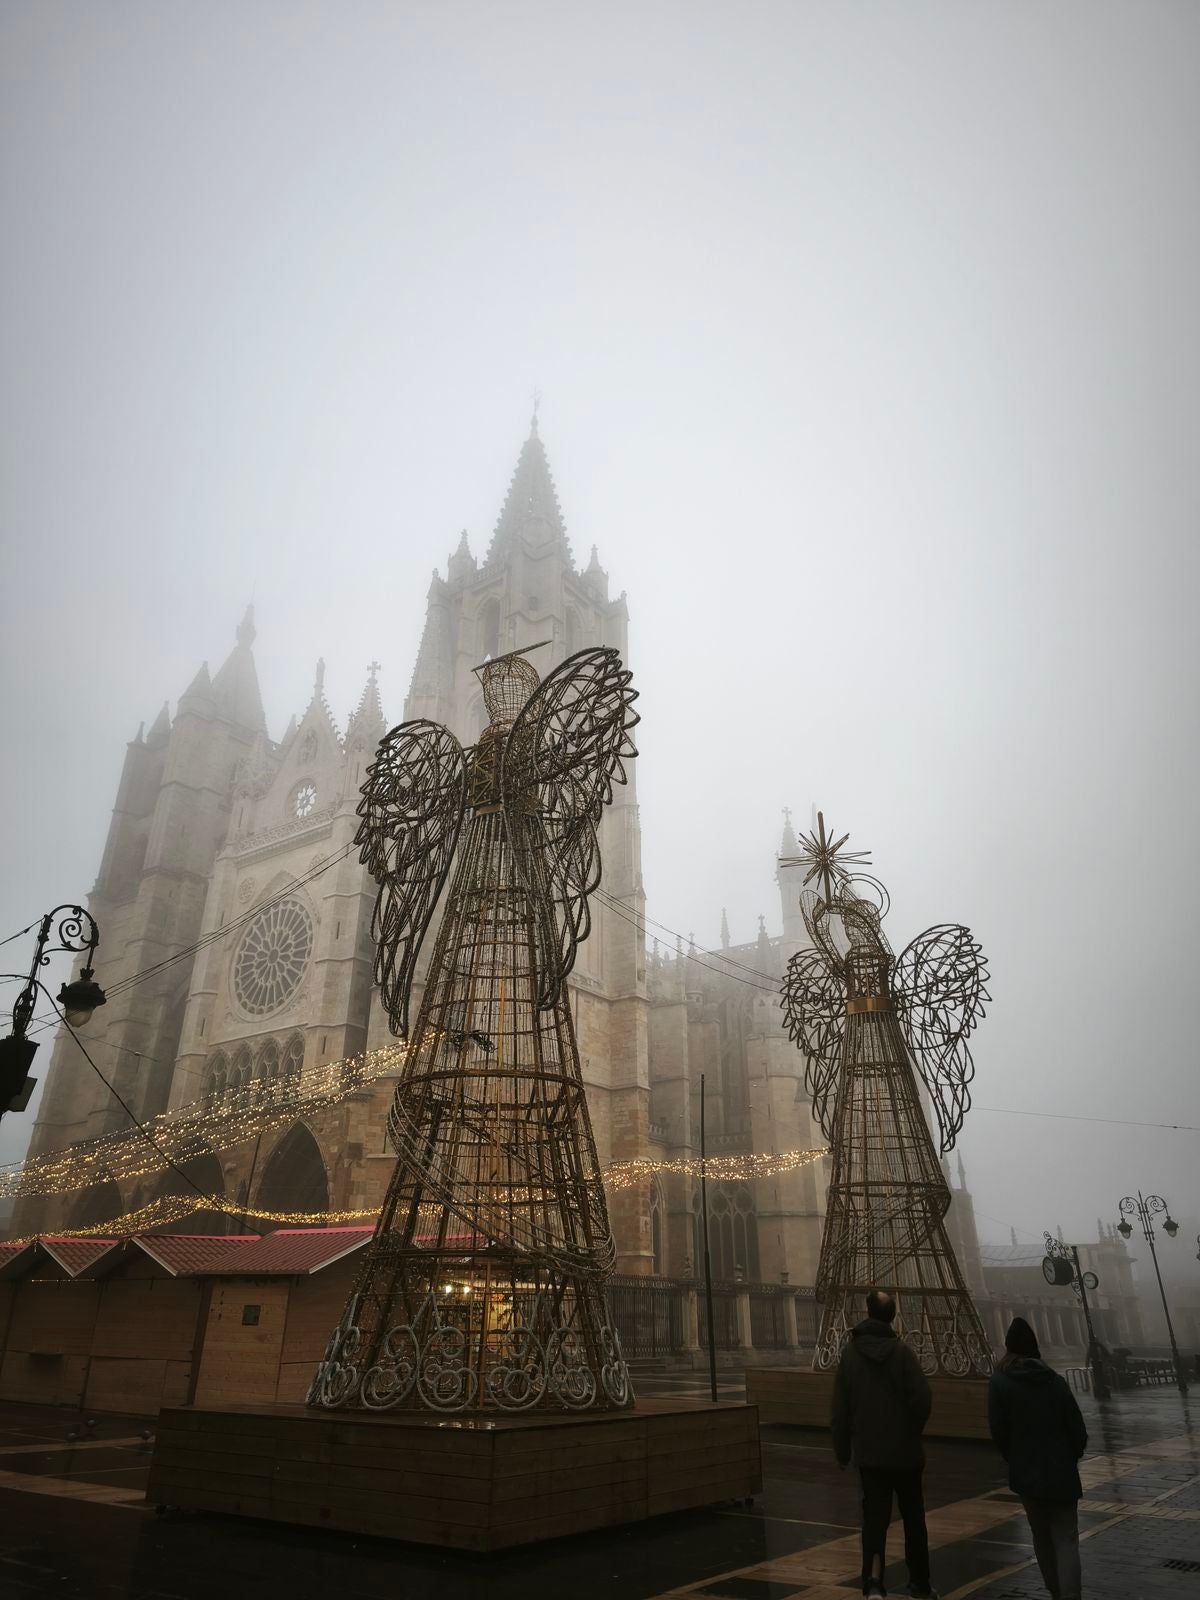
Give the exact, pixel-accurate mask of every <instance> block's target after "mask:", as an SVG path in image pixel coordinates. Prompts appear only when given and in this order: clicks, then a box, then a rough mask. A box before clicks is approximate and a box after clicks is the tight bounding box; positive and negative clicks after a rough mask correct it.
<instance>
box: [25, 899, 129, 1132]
mask: <svg viewBox="0 0 1200 1600" xmlns="http://www.w3.org/2000/svg"><path fill="white" fill-rule="evenodd" d="M55 918H58V927H57V929H56V928H55V925H54V923H55ZM52 937H57V939H58V943H57V944H55V945H50V940H51V938H52ZM99 943H100V930H99V928H98V927H97V926H96V919H95V918H94V917H93V916H92V915H91V913H90V912H88V911H85V910H84V909H83V907H82V906H55V908H54V910H53V911H47V913H46V915H45V916H44V917H43V918H42V920H41V924H40V926H39V928H38V936H37V944H36V946H35V948H34V952H33V962H32V964H31V965H30V968H29V976H28V977H27V978H26V980H25V986H24V988H23V989H22V990H21V992H20V994H19V995H18V996H17V999H16V1004H15V1005H14V1006H13V1013H12V1032H11V1033H10V1034H9V1036H8V1038H7V1039H0V1117H2V1116H3V1115H4V1113H5V1112H6V1111H13V1110H16V1111H23V1110H24V1109H25V1107H26V1105H27V1104H28V1103H29V1096H30V1094H31V1092H32V1090H33V1086H34V1083H35V1082H36V1080H35V1079H33V1078H31V1077H30V1076H29V1069H30V1067H31V1066H32V1065H33V1058H34V1056H35V1055H36V1054H37V1044H36V1043H35V1041H34V1040H32V1039H30V1038H27V1037H26V1034H27V1032H28V1029H29V1023H30V1020H31V1019H32V1017H33V1008H34V1004H35V1002H36V1001H37V996H38V990H39V989H43V988H44V985H43V984H42V982H41V980H40V979H39V978H38V972H39V970H40V969H41V968H42V967H44V966H46V965H47V964H48V963H49V960H50V957H51V956H52V955H54V954H56V953H57V952H58V951H60V950H65V951H66V952H67V953H68V954H70V955H82V954H83V952H84V951H86V952H87V955H86V965H85V966H84V968H83V970H82V972H81V973H80V974H79V976H78V977H77V978H76V979H75V980H74V981H73V982H72V983H64V984H63V986H62V988H61V989H60V990H59V991H58V1003H59V1005H60V1006H61V1007H62V1010H63V1015H64V1016H65V1017H66V1019H67V1021H68V1023H70V1025H71V1027H73V1028H80V1027H82V1026H83V1024H84V1023H85V1022H88V1021H89V1020H90V1019H91V1015H92V1012H93V1011H95V1010H96V1009H97V1007H99V1006H102V1005H103V1004H104V1002H105V998H106V996H105V993H104V990H103V989H102V988H101V987H100V985H99V984H98V983H97V982H96V981H95V978H94V977H93V975H92V960H93V957H94V956H95V954H96V946H97V945H98V944H99ZM48 945H49V946H50V948H49V949H47V946H48Z"/></svg>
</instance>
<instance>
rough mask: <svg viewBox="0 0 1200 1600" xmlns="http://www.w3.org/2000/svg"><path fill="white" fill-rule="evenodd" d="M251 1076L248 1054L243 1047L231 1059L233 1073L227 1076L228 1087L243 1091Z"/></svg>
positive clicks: (251, 1070) (251, 1069)
mask: <svg viewBox="0 0 1200 1600" xmlns="http://www.w3.org/2000/svg"><path fill="white" fill-rule="evenodd" d="M252 1076H253V1068H252V1066H251V1062H250V1052H249V1050H248V1049H247V1048H246V1047H245V1045H243V1046H242V1048H241V1049H240V1050H239V1051H238V1053H237V1055H236V1056H235V1057H234V1058H233V1071H232V1072H231V1073H230V1075H229V1087H230V1088H231V1089H244V1088H245V1087H246V1085H247V1084H248V1083H249V1082H250V1079H251V1078H252Z"/></svg>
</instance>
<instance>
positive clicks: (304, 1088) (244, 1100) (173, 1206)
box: [0, 1045, 826, 1239]
mask: <svg viewBox="0 0 1200 1600" xmlns="http://www.w3.org/2000/svg"><path fill="white" fill-rule="evenodd" d="M409 1048H410V1046H408V1045H386V1046H384V1047H383V1048H382V1049H378V1050H368V1051H364V1052H363V1053H362V1054H361V1055H357V1056H348V1057H345V1058H344V1059H342V1060H339V1061H331V1062H326V1063H323V1064H321V1065H319V1066H315V1067H309V1068H306V1069H305V1070H303V1071H302V1072H299V1073H296V1074H294V1075H293V1076H291V1077H285V1078H271V1079H266V1080H262V1079H260V1080H258V1081H256V1082H253V1083H247V1084H242V1085H239V1086H238V1087H236V1088H231V1089H227V1090H225V1092H224V1093H223V1094H221V1095H220V1096H216V1095H213V1096H207V1097H205V1098H204V1099H201V1100H196V1101H192V1102H190V1103H189V1104H186V1105H182V1106H178V1107H176V1108H175V1109H174V1110H171V1111H163V1112H160V1113H159V1114H158V1116H156V1117H153V1118H151V1119H150V1120H149V1121H148V1122H146V1123H138V1124H136V1125H135V1126H134V1127H132V1128H129V1129H125V1130H123V1131H121V1132H118V1133H110V1134H105V1135H102V1136H100V1137H98V1138H95V1139H92V1140H89V1141H87V1142H86V1143H83V1144H79V1145H73V1146H71V1147H70V1148H69V1149H66V1150H55V1151H48V1152H46V1153H45V1154H43V1155H37V1156H31V1157H30V1158H29V1159H28V1160H27V1161H25V1162H23V1163H18V1164H15V1165H12V1166H10V1167H8V1168H5V1169H0V1198H9V1199H14V1200H15V1199H21V1198H33V1197H53V1196H62V1195H68V1194H79V1193H81V1192H82V1191H84V1190H87V1189H94V1188H95V1187H96V1186H98V1185H100V1184H103V1183H107V1182H121V1181H122V1180H125V1181H134V1180H137V1179H141V1178H147V1177H153V1176H155V1175H157V1174H160V1173H162V1172H164V1171H166V1170H167V1169H168V1168H169V1167H171V1166H174V1167H176V1168H178V1167H180V1166H186V1165H187V1163H188V1162H190V1161H194V1160H195V1159H196V1158H197V1157H199V1156H202V1155H207V1154H214V1153H217V1152H220V1151H223V1150H229V1149H232V1148H234V1147H235V1146H237V1145H239V1144H243V1143H246V1142H247V1141H249V1140H252V1139H258V1138H261V1137H262V1135H263V1134H264V1133H267V1132H270V1131H271V1130H272V1129H274V1128H278V1127H282V1126H284V1125H286V1124H290V1123H293V1122H296V1121H299V1120H304V1119H307V1118H309V1117H311V1116H314V1115H316V1114H318V1113H320V1112H322V1111H327V1110H330V1109H332V1108H333V1107H335V1106H337V1105H339V1104H340V1103H341V1102H342V1101H344V1100H346V1099H348V1098H349V1097H350V1096H351V1095H353V1094H356V1093H359V1092H361V1091H362V1090H364V1089H366V1088H368V1087H369V1086H370V1085H371V1084H372V1083H374V1082H375V1081H376V1080H378V1079H380V1078H384V1077H388V1076H393V1077H394V1076H396V1075H397V1074H398V1073H399V1072H400V1070H401V1069H402V1067H403V1065H404V1062H405V1059H406V1057H407V1054H408V1050H409ZM824 1154H826V1151H825V1150H824V1149H823V1148H822V1149H817V1150H787V1151H782V1152H780V1153H778V1154H774V1155H763V1154H746V1155H720V1156H712V1157H709V1158H708V1159H707V1161H706V1163H705V1171H706V1174H707V1176H709V1177H711V1178H712V1179H713V1180H714V1182H750V1181H752V1180H754V1179H756V1178H769V1177H776V1176H780V1175H783V1174H786V1173H789V1172H795V1171H798V1170H799V1169H800V1168H802V1167H805V1166H808V1165H810V1164H811V1163H812V1162H814V1161H817V1160H819V1159H820V1158H821V1157H822V1156H823V1155H824ZM700 1167H701V1163H700V1160H699V1158H694V1157H674V1158H672V1159H669V1160H662V1161H655V1160H652V1159H650V1158H648V1157H638V1158H636V1159H634V1160H630V1161H617V1162H613V1163H612V1164H611V1165H610V1166H608V1167H607V1168H606V1169H605V1171H604V1182H605V1186H606V1188H607V1189H608V1190H609V1191H610V1192H613V1193H619V1192H621V1191H622V1190H626V1189H630V1188H633V1187H635V1186H637V1185H639V1184H643V1183H646V1182H648V1181H649V1179H650V1178H651V1177H653V1176H655V1175H656V1174H660V1173H661V1174H665V1175H678V1176H684V1177H699V1176H700ZM197 1212H217V1213H221V1214H224V1215H226V1216H232V1217H238V1218H241V1219H242V1221H243V1223H249V1222H273V1223H287V1224H291V1225H292V1226H297V1227H304V1226H307V1227H312V1226H326V1227H332V1226H339V1225H346V1224H353V1223H364V1222H370V1221H373V1220H374V1218H375V1216H376V1209H374V1208H361V1209H344V1210H333V1209H329V1210H323V1211H293V1210H286V1211H283V1210H280V1211H273V1210H264V1209H262V1208H258V1207H253V1206H249V1205H245V1204H240V1203H238V1202H237V1201H233V1200H230V1199H227V1198H226V1197H225V1196H223V1195H215V1194H208V1193H204V1192H202V1191H200V1190H199V1189H197V1190H196V1192H195V1193H192V1194H166V1195H160V1196H158V1197H157V1198H155V1199H153V1200H150V1201H147V1202H146V1203H145V1204H143V1205H140V1206H137V1207H135V1208H134V1209H133V1210H131V1211H127V1212H125V1213H124V1214H123V1215H121V1216H117V1217H112V1218H110V1219H108V1220H107V1221H105V1222H101V1223H95V1224H92V1225H91V1226H89V1227H86V1228H71V1229H56V1230H55V1237H56V1238H77V1239H85V1238H99V1237H104V1238H111V1237H128V1236H130V1235H132V1234H135V1233H146V1232H149V1231H150V1230H151V1229H153V1228H161V1227H165V1226H169V1225H171V1224H172V1223H176V1222H180V1221H183V1220H184V1219H185V1218H187V1217H189V1216H192V1215H194V1214H196V1213H197Z"/></svg>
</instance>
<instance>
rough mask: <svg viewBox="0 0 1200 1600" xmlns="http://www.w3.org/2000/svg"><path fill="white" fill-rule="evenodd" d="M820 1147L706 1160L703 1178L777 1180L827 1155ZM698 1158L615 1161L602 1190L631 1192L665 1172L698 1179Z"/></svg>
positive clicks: (708, 1158) (681, 1157)
mask: <svg viewBox="0 0 1200 1600" xmlns="http://www.w3.org/2000/svg"><path fill="white" fill-rule="evenodd" d="M828 1154H829V1151H828V1149H827V1148H826V1147H825V1146H824V1145H822V1146H821V1148H820V1149H819V1150H782V1151H780V1152H779V1153H778V1154H777V1155H753V1154H751V1155H744V1156H708V1157H707V1158H706V1159H705V1161H704V1163H703V1165H704V1173H705V1176H706V1177H709V1178H711V1179H712V1180H713V1182H714V1183H750V1182H752V1181H753V1180H754V1179H755V1178H777V1177H779V1176H780V1175H781V1174H783V1173H785V1172H798V1171H799V1170H800V1168H801V1167H807V1166H811V1165H812V1163H813V1162H814V1161H819V1160H820V1159H821V1157H822V1156H824V1155H828ZM700 1167H701V1162H700V1157H699V1156H678V1157H676V1158H675V1159H674V1160H671V1161H651V1160H650V1159H649V1158H648V1157H645V1156H637V1157H635V1158H634V1159H633V1160H632V1161H615V1162H613V1164H612V1166H610V1167H605V1169H604V1187H605V1188H606V1189H609V1190H621V1189H630V1188H632V1187H633V1186H634V1185H635V1184H639V1183H644V1182H645V1181H646V1179H647V1178H650V1177H652V1176H653V1175H654V1174H655V1173H658V1172H666V1173H672V1174H677V1175H678V1176H680V1177H684V1178H698V1177H699V1176H700Z"/></svg>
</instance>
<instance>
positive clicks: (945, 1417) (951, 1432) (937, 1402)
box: [746, 1367, 990, 1440]
mask: <svg viewBox="0 0 1200 1600" xmlns="http://www.w3.org/2000/svg"><path fill="white" fill-rule="evenodd" d="M929 1387H930V1388H931V1389H932V1390H933V1410H932V1412H931V1413H930V1416H929V1421H928V1422H927V1423H926V1425H925V1437H926V1438H927V1439H984V1440H986V1439H988V1438H989V1437H990V1435H989V1434H988V1425H987V1379H986V1378H930V1380H929ZM746 1399H747V1400H748V1401H749V1402H750V1403H751V1405H755V1406H757V1407H758V1416H759V1421H760V1422H791V1423H795V1424H797V1425H798V1426H799V1427H802V1428H825V1429H828V1427H829V1419H830V1414H831V1412H832V1410H833V1373H832V1372H813V1371H811V1370H806V1369H804V1368H800V1367H757V1368H754V1367H751V1368H747V1370H746Z"/></svg>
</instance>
